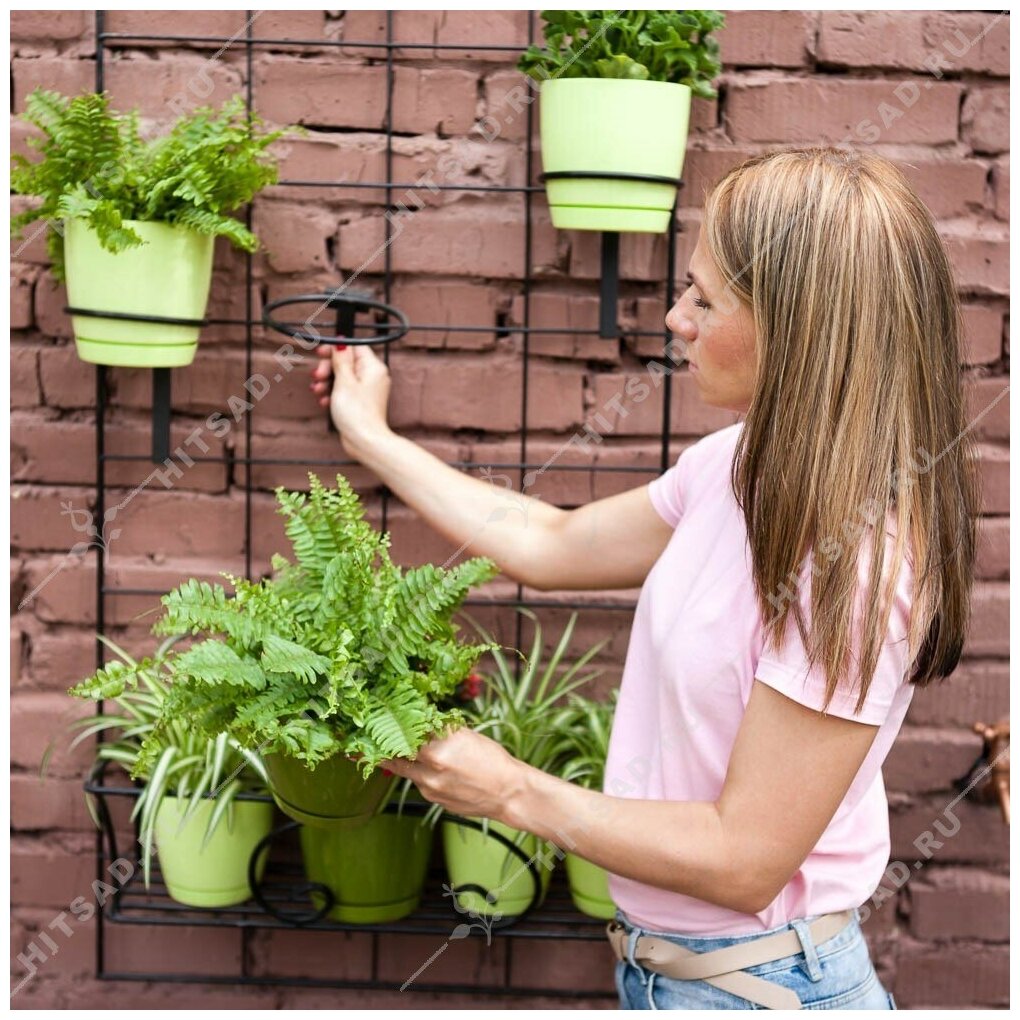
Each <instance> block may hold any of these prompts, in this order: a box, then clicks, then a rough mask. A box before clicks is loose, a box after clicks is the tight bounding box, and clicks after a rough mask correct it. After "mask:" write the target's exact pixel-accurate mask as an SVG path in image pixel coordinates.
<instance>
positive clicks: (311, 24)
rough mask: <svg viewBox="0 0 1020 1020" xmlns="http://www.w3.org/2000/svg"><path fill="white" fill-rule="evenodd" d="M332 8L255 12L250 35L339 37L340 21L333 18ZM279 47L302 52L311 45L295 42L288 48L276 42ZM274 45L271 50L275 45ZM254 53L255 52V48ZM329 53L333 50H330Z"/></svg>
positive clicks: (310, 39) (282, 37) (329, 38)
mask: <svg viewBox="0 0 1020 1020" xmlns="http://www.w3.org/2000/svg"><path fill="white" fill-rule="evenodd" d="M336 14H337V12H336V11H265V10H263V11H255V12H254V18H253V20H252V25H251V34H252V37H253V38H255V39H300V40H308V41H312V40H316V39H322V40H324V41H328V40H334V39H339V38H340V22H339V21H337V20H336V19H335V16H336ZM276 46H279V47H280V48H281V49H282V48H288V49H290V48H293V49H298V50H300V51H301V52H306V51H308V50H309V49H313V50H314V49H315V47H311V46H306V45H301V46H299V45H298V44H297V43H295V44H293V46H291V47H284V46H283V44H279V43H278V44H276ZM276 46H274V49H275V48H276ZM256 52H258V51H256ZM329 52H331V53H337V52H344V51H337V50H335V49H332V48H331V49H330V50H329Z"/></svg>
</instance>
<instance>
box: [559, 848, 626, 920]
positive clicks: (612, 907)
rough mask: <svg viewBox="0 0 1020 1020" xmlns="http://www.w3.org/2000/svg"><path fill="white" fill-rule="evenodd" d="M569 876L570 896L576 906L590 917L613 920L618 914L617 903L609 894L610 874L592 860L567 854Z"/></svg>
mask: <svg viewBox="0 0 1020 1020" xmlns="http://www.w3.org/2000/svg"><path fill="white" fill-rule="evenodd" d="M565 861H566V865H567V878H568V879H570V898H571V899H572V900H573V901H574V906H575V907H577V909H578V910H580V911H581V913H582V914H587V915H588V916H589V917H597V918H600V919H601V920H603V921H611V920H612V919H613V918H614V917H615V916H616V904H615V903H614V902H613V901H612V899H610V896H609V874H608V873H607V871H606V869H605V868H600V867H599V866H598V865H597V864H592V863H591V861H586V860H585V859H584V858H583V857H578V856H577V855H576V854H567V855H566V858H565Z"/></svg>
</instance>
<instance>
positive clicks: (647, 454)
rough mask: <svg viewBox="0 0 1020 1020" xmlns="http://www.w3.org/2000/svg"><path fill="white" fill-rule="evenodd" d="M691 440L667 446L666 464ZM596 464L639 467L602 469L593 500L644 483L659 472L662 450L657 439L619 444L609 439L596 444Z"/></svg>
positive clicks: (674, 459) (608, 466)
mask: <svg viewBox="0 0 1020 1020" xmlns="http://www.w3.org/2000/svg"><path fill="white" fill-rule="evenodd" d="M689 445H690V443H678V442H674V443H673V444H671V447H670V454H669V462H668V463H669V465H670V466H671V465H673V464H675V463H676V460H677V457H678V456H679V455H680V452H681V451H682V450H685V449H686V448H687V446H689ZM595 463H596V464H597V465H598V466H599V467H600V468H604V469H609V468H624V467H626V468H638V469H640V470H635V471H610V470H602V471H599V472H598V473H597V474H596V475H595V484H594V492H593V498H594V499H605V498H606V497H607V496H615V495H616V494H617V493H619V492H627V491H628V490H630V489H636V488H638V487H639V486H642V485H647V484H648V483H649V482H650V481H651V480H652V479H653V478H655V477H657V476H658V475H659V474H660V473H661V463H662V450H661V445H660V443H658V442H654V443H653V442H650V441H646V442H644V443H635V442H626V443H621V442H617V441H615V440H612V439H610V440H609V441H607V442H604V443H601V444H599V445H598V446H597V447H596V453H595Z"/></svg>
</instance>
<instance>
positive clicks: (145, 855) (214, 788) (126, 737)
mask: <svg viewBox="0 0 1020 1020" xmlns="http://www.w3.org/2000/svg"><path fill="white" fill-rule="evenodd" d="M180 638H181V636H180V635H176V636H171V637H169V638H167V639H166V640H165V641H164V642H163V643H162V644H160V646H159V647H158V648H157V650H156V652H155V654H154V655H153V656H152V657H149V658H145V659H142V660H141V661H138V660H136V659H134V658H133V657H132V656H131V655H129V654H128V653H127V652H126V651H124V649H122V648H120V647H119V646H118V645H117V644H115V643H114V642H113V641H111V640H110V639H109V638H107V637H104V636H102V635H99V640H100V641H102V642H103V644H104V645H106V646H107V647H108V648H109V649H110V650H111V651H112V652H113V653H114V654H115V655H116V656H117V660H119V661H117V660H114V661H113V662H111V663H107V665H106V666H105V667H104V670H105V671H106V672H107V673H110V674H119V673H123V672H124V671H125V670H127V671H130V672H131V673H132V674H133V676H135V677H136V678H137V681H138V682H137V685H136V686H133V687H125V688H124V689H122V691H121V693H119V694H117V695H115V696H113V697H107V698H105V699H103V698H102V693H103V692H102V690H101V689H97V686H96V685H95V684H90V683H87V682H82V683H81V684H78V685H76V686H75V687H72V688H71V689H70V690H69V692H68V693H70V694H71V695H73V696H76V697H91V698H93V699H95V700H105V701H107V702H112V703H113V704H114V705H116V711H114V712H109V713H106V714H104V715H101V716H89V717H88V718H85V719H79V720H76V721H75V722H74V723H72V724H71V727H72V729H77V730H80V732H79V733H78V735H77V736H76V737H75V738H74V740H73V741H72V742H71V747H72V748H74V747H77V746H78V745H79V744H81V743H82V742H83V741H85V740H88V739H89V738H91V737H94V736H96V735H98V734H111V735H112V737H113V739H110V740H106V741H103V742H101V743H100V744H99V745H98V746H97V748H96V759H97V760H98V761H110V762H116V763H117V764H119V765H120V766H121V767H122V768H123V769H124V770H125V771H126V772H127V773H128V774H129V775H130V777H131V778H132V779H134V780H136V781H140V782H141V783H142V784H143V785H142V789H141V793H140V794H139V796H138V798H137V799H136V801H135V805H134V808H133V810H132V812H131V820H132V821H135V820H137V821H138V829H139V840H140V842H141V845H142V869H143V875H144V880H145V887H146V888H148V887H149V882H150V876H151V870H152V850H153V844H154V832H155V829H156V824H157V823H156V819H157V815H158V814H159V810H160V807H161V806H162V804H163V802H164V800H165V799H166V798H167V797H172V796H176V797H177V798H178V799H179V800H180V802H181V806H182V810H181V814H180V819H179V826H178V830H177V831H178V832H180V831H181V830H182V829H183V828H184V826H185V825H186V824H187V822H188V821H189V819H191V818H192V817H193V816H194V814H195V812H196V811H197V810H198V809H199V806H200V805H201V804H202V803H203V802H207V801H209V800H213V801H214V804H213V807H212V810H211V811H210V812H209V817H208V822H207V824H206V828H205V833H204V836H203V839H202V844H201V845H202V846H203V847H205V846H206V845H207V844H208V842H209V839H210V838H211V837H212V835H213V833H214V832H215V831H216V829H217V827H218V826H219V824H220V822H221V821H222V820H223V819H224V818H225V817H226V818H227V820H228V824H229V825H232V820H233V819H232V815H233V809H234V802H235V800H236V797H237V795H238V794H239V793H241V792H242V791H248V792H265V791H266V790H267V781H268V777H267V775H266V770H265V767H264V765H263V764H262V760H261V758H260V757H259V755H258V754H257V753H256V752H254V751H252V750H249V749H248V748H245V747H242V746H241V745H240V744H238V742H237V741H236V740H234V739H233V738H232V737H229V736H228V735H227V734H226V733H221V734H219V735H217V736H214V737H207V736H205V735H203V734H201V733H199V732H197V731H196V729H195V728H194V727H193V726H191V725H190V724H189V723H188V721H187V720H183V719H182V720H177V721H171V722H170V723H169V725H168V724H167V721H166V719H165V718H164V714H163V707H164V703H165V702H166V699H167V695H168V693H169V691H170V688H171V686H172V684H171V678H170V674H169V671H168V670H167V669H166V660H167V653H168V652H169V650H170V648H171V646H172V645H173V644H175V643H176V642H177V641H179V640H180ZM157 723H160V724H161V725H160V727H159V730H158V733H157V730H156V727H157ZM154 733H157V740H158V747H157V749H156V750H157V753H156V754H155V755H154V756H152V758H151V760H152V761H153V764H152V765H151V767H149V766H146V765H145V764H144V762H143V760H142V744H143V742H145V741H146V740H147V738H151V737H152V736H153V734H154ZM51 749H52V745H51ZM48 754H49V751H48V752H47V755H48ZM44 769H45V762H44ZM88 804H89V811H90V813H91V814H92V817H93V820H97V819H96V812H95V808H94V804H93V803H92V801H91V799H89V801H88Z"/></svg>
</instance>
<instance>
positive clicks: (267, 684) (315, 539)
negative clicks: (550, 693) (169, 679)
mask: <svg viewBox="0 0 1020 1020" xmlns="http://www.w3.org/2000/svg"><path fill="white" fill-rule="evenodd" d="M309 480H310V490H309V492H308V493H307V494H306V493H303V492H286V491H284V490H283V489H282V488H279V489H277V490H276V496H277V500H278V502H279V508H278V510H279V512H280V513H281V514H282V515H283V516H284V517H285V518H286V520H287V523H286V533H287V536H288V538H289V539H290V541H291V544H292V546H293V550H294V556H295V562H294V563H291V562H289V561H288V560H287V559H286V558H284V557H283V556H274V558H273V567H274V570H275V576H274V577H272V578H264V579H262V580H259V581H248V580H245V579H243V578H238V577H231V576H230V575H224V576H226V577H227V578H228V580H229V581H230V582H231V584H232V586H233V589H234V591H233V593H232V594H228V593H227V592H226V590H225V589H224V588H223V587H222V586H221V585H210V584H208V583H205V582H199V581H196V580H189V581H186V582H185V583H184V584H182V585H180V586H179V587H178V588H176V589H175V590H174V591H172V592H170V593H169V594H167V595H165V596H164V597H163V600H162V602H163V607H164V612H163V615H162V617H161V618H160V619H159V620H158V621H157V622H156V624H155V626H154V628H153V629H154V631H155V632H156V633H159V634H178V633H181V634H191V635H200V636H202V638H203V640H201V641H199V642H197V643H196V644H194V645H193V646H192V647H191V648H189V649H188V650H187V651H184V652H180V653H178V654H175V655H174V656H173V657H172V658H171V659H170V661H169V664H168V666H169V669H170V671H171V674H172V676H173V681H174V682H173V686H172V688H171V690H170V693H169V695H168V697H167V700H166V702H165V704H164V712H163V720H164V723H165V724H166V725H171V724H173V723H174V722H175V721H178V720H187V721H188V722H189V724H190V725H192V726H193V727H194V728H195V729H196V730H197V731H199V732H202V733H205V734H213V733H218V732H221V731H222V732H225V733H227V734H228V735H229V736H230V737H231V738H232V739H234V740H236V741H237V742H238V744H240V745H241V746H243V747H248V748H257V749H258V750H259V752H260V754H261V755H262V756H263V760H264V761H265V765H266V769H267V772H268V774H269V780H270V786H271V789H272V793H273V797H274V798H275V800H276V802H277V804H278V805H279V806H280V808H281V809H282V810H283V811H284V812H285V813H286V814H287V815H289V816H290V817H292V818H295V819H297V820H298V821H300V822H303V823H305V824H306V825H313V826H319V827H324V828H329V829H343V828H352V827H354V826H357V825H360V824H363V823H364V822H365V821H366V820H367V819H369V818H371V817H372V816H373V815H375V814H376V813H377V812H378V810H379V808H380V807H381V806H383V805H384V804H385V801H386V799H387V796H388V794H389V793H390V792H392V790H393V788H394V787H395V785H396V783H397V781H398V777H391V776H389V775H388V774H386V773H384V771H383V770H382V769H381V768H379V767H378V766H379V763H380V762H382V761H384V760H387V759H389V758H395V757H406V758H411V757H414V755H415V754H416V753H417V750H418V748H419V747H420V746H421V745H422V744H423V743H425V742H426V741H428V740H429V739H431V738H432V737H433V736H436V735H439V734H442V733H443V732H445V730H446V728H447V727H448V726H457V725H460V724H462V723H463V722H464V719H465V717H464V713H463V712H462V711H461V709H460V708H458V707H457V705H456V704H448V702H449V700H450V698H451V697H453V695H454V693H455V692H456V690H457V689H458V686H459V685H460V684H461V682H462V681H463V680H464V679H465V678H466V677H467V676H468V675H469V674H470V672H471V669H472V667H473V666H474V664H475V662H476V661H477V659H478V658H479V656H480V655H481V654H483V653H484V652H485V651H487V650H488V648H489V646H488V645H474V644H469V643H464V642H461V641H460V640H459V638H458V636H457V631H458V629H459V628H458V627H457V625H456V624H454V623H453V622H452V621H451V616H452V614H453V613H454V611H455V610H457V609H458V608H459V607H460V605H461V603H462V602H463V600H464V598H465V597H466V595H467V593H468V591H469V590H470V589H471V588H472V587H474V586H475V585H479V584H481V583H483V582H485V581H487V580H489V579H490V578H492V577H494V576H495V575H496V574H497V573H498V570H497V568H496V565H495V564H494V563H493V562H492V560H489V559H486V558H484V557H476V558H474V559H470V560H465V561H464V562H462V563H460V564H458V565H457V566H456V567H454V568H452V569H450V570H444V569H442V568H440V567H435V566H433V565H431V564H426V565H424V566H421V567H416V568H414V569H411V570H407V571H406V572H405V571H403V570H402V569H401V568H400V567H398V566H397V565H395V564H394V563H393V561H392V560H391V558H390V555H389V551H388V550H389V545H390V538H389V535H388V533H380V532H377V531H376V530H375V529H374V528H373V527H372V526H371V524H369V523H368V522H367V521H366V520H365V515H364V509H363V508H362V506H361V504H360V501H359V499H358V496H357V494H356V493H355V492H354V491H353V489H352V488H351V486H350V483H349V482H348V481H347V479H346V478H344V477H343V475H338V476H337V479H336V481H337V487H336V488H335V489H327V488H325V486H323V484H322V483H321V482H320V480H319V479H318V478H317V477H316V476H315V475H309Z"/></svg>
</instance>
